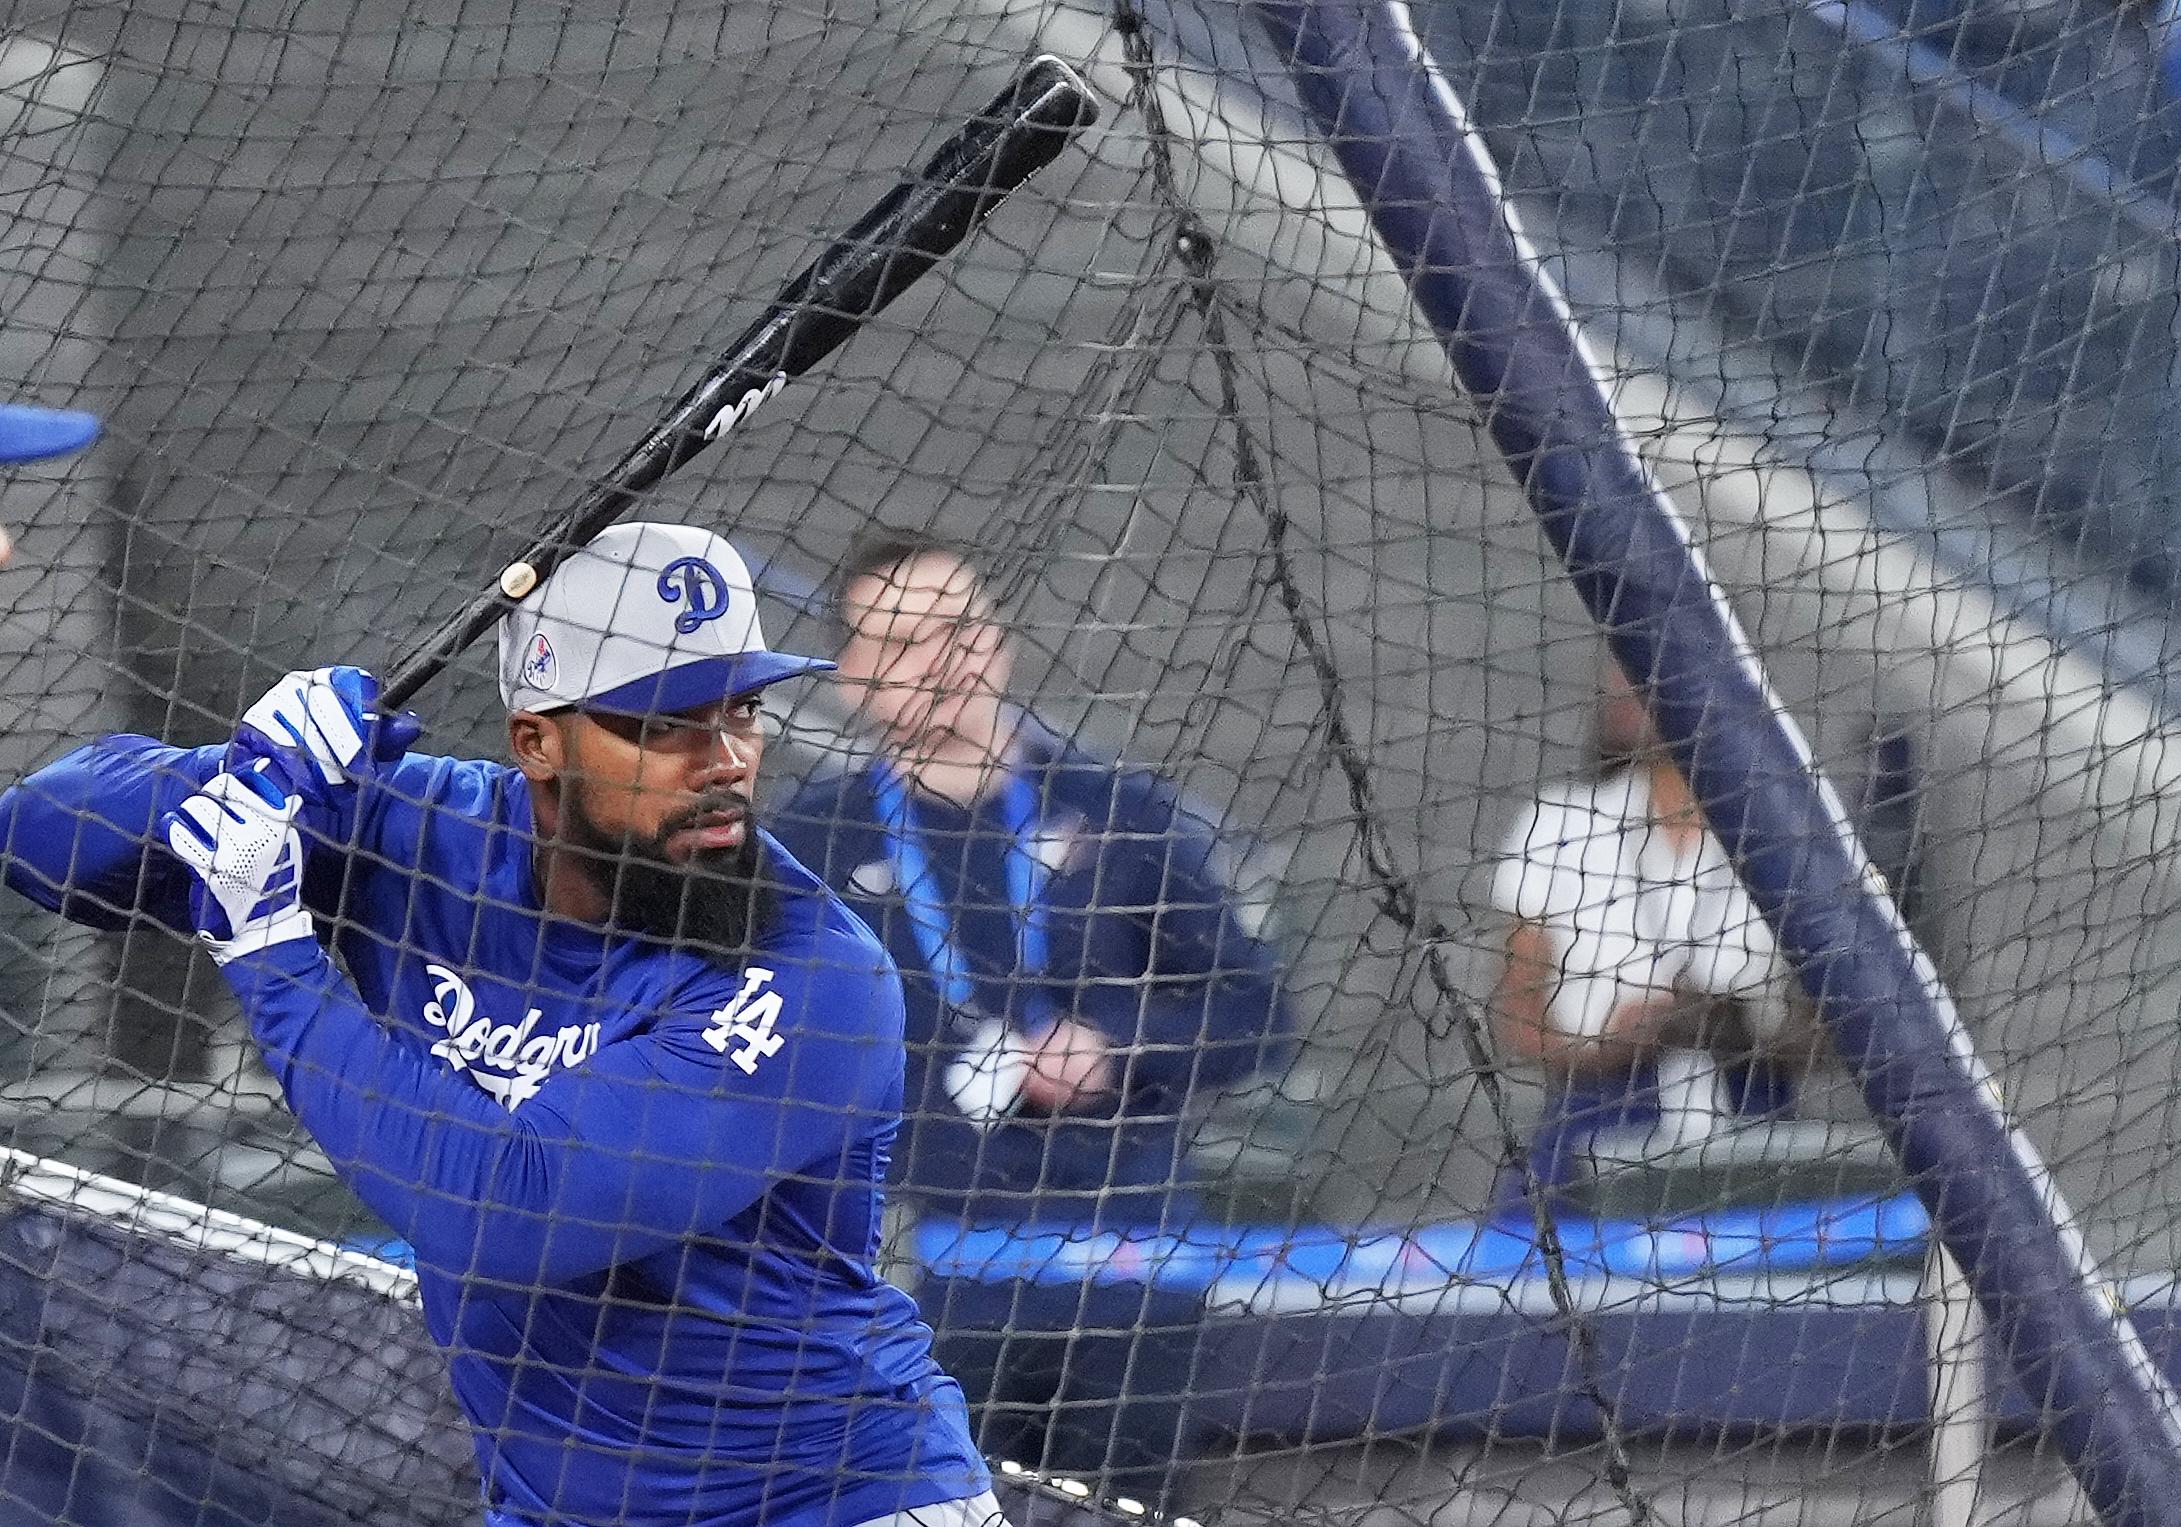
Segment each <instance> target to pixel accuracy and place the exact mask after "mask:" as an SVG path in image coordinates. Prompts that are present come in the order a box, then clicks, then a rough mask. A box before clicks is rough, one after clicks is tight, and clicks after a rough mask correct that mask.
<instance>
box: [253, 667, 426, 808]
mask: <svg viewBox="0 0 2181 1527" xmlns="http://www.w3.org/2000/svg"><path fill="white" fill-rule="evenodd" d="M378 702H379V681H378V680H377V679H375V678H373V677H372V676H371V675H370V674H368V673H366V672H364V671H363V670H362V669H361V668H313V669H310V670H308V671H304V670H301V669H298V670H297V671H295V672H293V673H288V674H284V675H282V677H281V678H280V680H279V682H277V683H275V684H274V685H273V687H272V688H271V689H268V690H266V691H265V693H264V694H263V695H262V696H260V697H259V699H258V701H257V703H256V704H254V705H252V706H251V707H250V708H249V709H248V710H247V711H244V712H243V715H242V724H241V725H240V726H238V727H236V728H235V740H234V741H233V742H232V743H231V744H230V745H229V746H228V750H227V756H226V759H225V760H224V761H225V763H226V765H227V767H228V768H229V769H230V770H233V771H236V772H241V771H242V770H244V769H245V768H246V767H247V766H248V765H249V764H251V763H253V762H256V761H259V760H263V761H264V762H266V763H268V764H270V765H271V766H272V767H273V769H274V771H275V774H276V777H277V778H278V780H279V782H280V783H281V784H283V785H286V786H287V787H288V788H289V789H291V790H296V791H300V792H301V793H302V794H303V796H304V797H305V798H306V799H307V800H309V801H311V802H312V803H313V804H316V805H321V806H322V805H327V804H329V803H330V802H331V800H332V792H333V791H334V790H335V789H336V788H337V787H339V786H342V785H349V784H353V783H355V782H356V781H357V780H359V779H362V778H364V777H365V776H366V775H368V774H370V773H372V772H373V770H374V769H375V768H376V766H377V765H379V764H381V763H388V762H391V761H393V760H394V759H397V758H399V757H401V755H402V754H403V753H405V752H407V751H408V748H409V744H411V743H413V742H415V741H416V739H417V735H418V733H419V731H420V730H421V727H420V725H419V723H418V722H417V719H416V717H415V716H413V715H410V714H409V713H408V712H406V711H404V712H401V713H400V714H397V715H392V716H388V715H384V714H382V713H381V712H380V710H379V708H378Z"/></svg>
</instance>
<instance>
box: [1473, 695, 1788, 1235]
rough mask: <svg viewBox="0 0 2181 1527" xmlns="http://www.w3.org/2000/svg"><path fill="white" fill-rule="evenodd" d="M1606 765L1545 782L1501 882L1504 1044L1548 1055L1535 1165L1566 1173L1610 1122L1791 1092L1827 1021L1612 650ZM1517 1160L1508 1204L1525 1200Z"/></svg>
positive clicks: (1714, 1109) (1557, 1177)
mask: <svg viewBox="0 0 2181 1527" xmlns="http://www.w3.org/2000/svg"><path fill="white" fill-rule="evenodd" d="M1599 668H1600V671H1599V680H1598V695H1597V700H1596V708H1595V712H1594V718H1593V727H1594V741H1595V745H1596V750H1597V760H1598V766H1597V771H1596V772H1595V773H1594V774H1592V775H1590V776H1587V777H1584V778H1578V779H1569V780H1561V781H1556V782H1554V783H1551V784H1549V785H1547V786H1545V787H1544V788H1543V789H1541V790H1540V791H1539V792H1538V795H1537V797H1536V798H1535V800H1534V801H1533V802H1532V803H1531V804H1530V806H1529V808H1528V809H1527V810H1526V811H1524V812H1522V813H1520V814H1519V815H1518V817H1517V818H1516V820H1515V823H1514V827H1513V830H1512V831H1511V832H1510V833H1509V835H1508V837H1507V840H1506V844H1505V847H1504V848H1503V849H1502V851H1501V854H1500V857H1499V860H1498V862H1497V865H1496V867H1495V871H1494V874H1493V878H1492V892H1491V896H1492V905H1493V907H1494V908H1495V909H1496V910H1497V911H1498V912H1499V913H1500V914H1502V915H1503V916H1504V917H1505V919H1506V920H1507V921H1506V943H1505V963H1504V965H1503V966H1502V971H1501V975H1500V980H1499V985H1498V989H1497V991H1496V992H1495V994H1494V1000H1493V1013H1494V1018H1495V1022H1496V1026H1497V1031H1498V1034H1499V1037H1500V1042H1501V1045H1502V1047H1503V1049H1504V1051H1505V1052H1507V1053H1509V1054H1511V1055H1513V1056H1516V1057H1519V1058H1521V1059H1525V1060H1529V1061H1533V1062H1536V1063H1537V1064H1539V1065H1541V1066H1542V1067H1543V1068H1544V1070H1545V1072H1546V1076H1547V1079H1548V1098H1547V1102H1546V1110H1545V1115H1544V1117H1543V1118H1542V1119H1541V1120H1540V1122H1539V1124H1538V1127H1537V1129H1536V1132H1535V1134H1534V1136H1533V1139H1532V1144H1531V1151H1530V1165H1531V1167H1532V1168H1533V1169H1534V1171H1535V1174H1536V1176H1537V1178H1538V1180H1539V1183H1540V1186H1541V1187H1543V1188H1546V1189H1554V1188H1559V1187H1563V1186H1565V1185H1566V1184H1567V1183H1568V1182H1569V1181H1570V1179H1571V1177H1572V1175H1573V1174H1574V1172H1575V1170H1576V1167H1577V1163H1578V1159H1579V1157H1580V1155H1581V1153H1582V1152H1583V1151H1584V1150H1585V1149H1586V1148H1587V1146H1588V1144H1589V1142H1590V1139H1591V1137H1592V1136H1593V1135H1595V1134H1596V1133H1597V1132H1598V1131H1599V1130H1601V1129H1606V1128H1614V1127H1628V1126H1637V1127H1641V1126H1645V1125H1648V1126H1650V1127H1652V1128H1653V1129H1654V1130H1655V1131H1657V1134H1658V1136H1659V1137H1663V1139H1662V1143H1665V1144H1668V1145H1687V1144H1692V1143H1694V1142H1696V1141H1698V1140H1701V1139H1703V1138H1704V1137H1705V1136H1707V1135H1709V1134H1711V1133H1713V1132H1715V1131H1716V1130H1718V1129H1720V1128H1722V1127H1724V1126H1726V1125H1728V1124H1729V1123H1731V1122H1733V1121H1735V1120H1737V1119H1748V1118H1754V1117H1763V1116H1775V1115H1779V1114H1782V1113H1785V1112H1787V1111H1788V1110H1789V1109H1790V1108H1791V1106H1792V1102H1793V1097H1794V1091H1795V1082H1796V1079H1797V1077H1798V1076H1799V1075H1800V1074H1801V1073H1802V1072H1803V1071H1805V1070H1806V1069H1807V1068H1808V1066H1809V1064H1810V1062H1811V1059H1812V1054H1813V1046H1814V1043H1815V1040H1816V1036H1817V1028H1816V1025H1815V1023H1814V1020H1813V1018H1812V1015H1811V1013H1810V1012H1809V1009H1808V1004H1807V1003H1806V1002H1805V1001H1804V1000H1803V999H1802V998H1801V995H1800V992H1799V990H1798V989H1797V988H1796V987H1795V984H1794V973H1793V971H1792V970H1791V969H1790V967H1789V966H1788V964H1787V961H1786V960H1785V959H1784V958H1783V957H1782V956H1781V954H1780V952H1779V949H1778V947H1777V946H1776V944H1775V943H1774V941H1773V937H1772V930H1771V928H1770V927H1769V926H1768V925H1767V924H1766V923H1765V921H1764V919H1763V917H1762V916H1761V915H1760V914H1759V912H1758V910H1757V907H1756V904H1755V903H1754V902H1753V901H1751V900H1750V897H1749V894H1748V892H1747V891H1745V890H1744V889H1743V888H1742V883H1741V881H1740V879H1739V878H1738V877H1737V876H1736V874H1735V871H1734V866H1733V865H1732V863H1730V862H1729V860H1728V858H1727V854H1726V850H1725V849H1724V848H1723V847H1722V846H1721V844H1720V843H1719V841H1718V839H1717V838H1715V837H1713V836H1712V834H1711V832H1710V831H1709V830H1708V829H1707V828H1706V827H1705V825H1704V820H1703V817H1702V814H1701V813H1700V811H1699V809H1698V806H1697V802H1696V798H1695V796H1694V794H1693V793H1692V792H1691V791H1690V789H1689V785H1688V782H1687V781H1686V780H1685V779H1684V778H1683V777H1682V773H1681V770H1680V769H1679V768H1678V767H1677V766H1676V765H1675V763H1674V761H1673V759H1672V757H1671V756H1670V755H1669V754H1668V752H1667V750H1666V747H1665V744H1664V742H1663V741H1662V740H1661V739H1660V737H1659V735H1658V733H1657V731H1656V730H1655V729H1654V728H1653V726H1652V723H1651V718H1650V715H1649V713H1648V712H1647V711H1646V709H1645V708H1644V703H1643V697H1642V695H1641V693H1640V692H1639V691H1638V690H1637V689H1636V687H1635V686H1634V685H1633V684H1631V683H1630V682H1629V681H1628V679H1627V677H1626V676H1625V675H1624V674H1623V673H1622V672H1621V669H1620V667H1619V665H1618V664H1617V663H1615V662H1614V661H1613V660H1612V658H1611V657H1610V656H1608V657H1605V658H1603V659H1602V660H1601V662H1600V665H1599ZM1521 1189H1522V1183H1521V1182H1520V1180H1519V1172H1517V1171H1514V1170H1512V1169H1511V1170H1510V1172H1509V1173H1508V1176H1507V1178H1506V1180H1505V1185H1504V1187H1503V1191H1502V1194H1501V1203H1502V1206H1503V1207H1504V1206H1508V1205H1509V1203H1510V1200H1513V1201H1519V1197H1518V1196H1519V1194H1520V1192H1521Z"/></svg>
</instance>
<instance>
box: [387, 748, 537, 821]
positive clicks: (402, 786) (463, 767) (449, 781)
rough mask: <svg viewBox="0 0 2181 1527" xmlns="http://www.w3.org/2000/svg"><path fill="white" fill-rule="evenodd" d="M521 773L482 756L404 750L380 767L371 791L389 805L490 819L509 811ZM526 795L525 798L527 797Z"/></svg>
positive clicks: (388, 806) (393, 807)
mask: <svg viewBox="0 0 2181 1527" xmlns="http://www.w3.org/2000/svg"><path fill="white" fill-rule="evenodd" d="M521 778H522V776H521V774H520V773H519V772H518V771H516V770H515V769H512V768H510V767H509V766H508V765H506V764H502V763H493V762H491V761H489V760H487V759H482V758H451V757H444V756H441V755H439V754H434V753H406V754H403V755H402V757H401V758H400V759H398V760H396V761H395V762H394V763H391V764H388V765H385V766H384V767H382V768H381V769H380V771H379V773H378V774H377V776H376V777H375V778H374V779H373V780H372V782H371V790H372V793H373V795H374V796H375V797H377V798H378V801H379V803H380V804H381V806H382V807H384V808H387V809H402V808H407V809H410V810H424V809H427V808H429V809H434V810H438V811H441V812H449V813H453V814H455V815H458V816H469V817H489V816H499V815H502V814H504V813H505V812H506V810H507V809H508V808H509V806H510V805H511V804H513V802H514V798H515V796H516V795H518V794H520V792H519V791H515V790H513V789H511V787H512V786H514V785H516V784H517V783H518V782H519V781H520V780H521ZM524 798H525V799H527V797H524Z"/></svg>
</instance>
